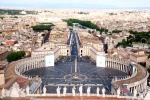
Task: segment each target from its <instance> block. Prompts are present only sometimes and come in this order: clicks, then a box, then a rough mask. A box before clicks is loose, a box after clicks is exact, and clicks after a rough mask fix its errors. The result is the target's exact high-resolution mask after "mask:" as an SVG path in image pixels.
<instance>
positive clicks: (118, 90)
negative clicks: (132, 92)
mask: <svg viewBox="0 0 150 100" xmlns="http://www.w3.org/2000/svg"><path fill="white" fill-rule="evenodd" d="M117 97H120V88H118V89H117Z"/></svg>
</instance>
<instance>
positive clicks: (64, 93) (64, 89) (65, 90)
mask: <svg viewBox="0 0 150 100" xmlns="http://www.w3.org/2000/svg"><path fill="white" fill-rule="evenodd" d="M66 92H67V88H66V87H64V88H63V96H66Z"/></svg>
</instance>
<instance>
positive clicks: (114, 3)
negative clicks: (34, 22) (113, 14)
mask: <svg viewBox="0 0 150 100" xmlns="http://www.w3.org/2000/svg"><path fill="white" fill-rule="evenodd" d="M0 7H22V8H54V9H55V8H59V9H60V8H81V9H99V8H145V7H146V8H147V7H150V0H0Z"/></svg>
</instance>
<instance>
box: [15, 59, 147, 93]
mask: <svg viewBox="0 0 150 100" xmlns="http://www.w3.org/2000/svg"><path fill="white" fill-rule="evenodd" d="M105 64H106V68H113V69H116V70H120V71H122V72H125V73H127V74H128V73H129V71H130V70H131V69H132V66H130V62H129V61H125V60H123V59H120V58H115V57H110V56H106V61H105ZM40 67H45V57H44V56H41V57H31V58H26V59H22V60H20V61H18V62H17V66H16V67H15V72H16V74H18V75H20V76H21V77H24V78H26V79H32V77H31V76H25V75H23V74H22V73H24V72H26V71H28V70H32V69H35V68H40ZM134 67H135V69H134V71H133V72H132V74H131V75H130V76H126V77H121V78H116V77H115V78H114V79H113V81H112V84H114V85H115V86H116V87H117V88H118V87H121V86H126V89H127V90H128V91H129V92H131V93H133V92H134V89H136V90H137V92H138V93H140V92H143V91H144V90H146V87H147V77H148V73H147V71H146V70H145V69H144V68H142V67H141V66H139V65H135V66H134ZM139 73H140V77H139ZM141 74H143V75H141ZM136 79H137V80H136ZM116 90H117V89H116Z"/></svg>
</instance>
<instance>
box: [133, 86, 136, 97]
mask: <svg viewBox="0 0 150 100" xmlns="http://www.w3.org/2000/svg"><path fill="white" fill-rule="evenodd" d="M133 94H134V97H137V90H136V89H135V88H134V91H133Z"/></svg>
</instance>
